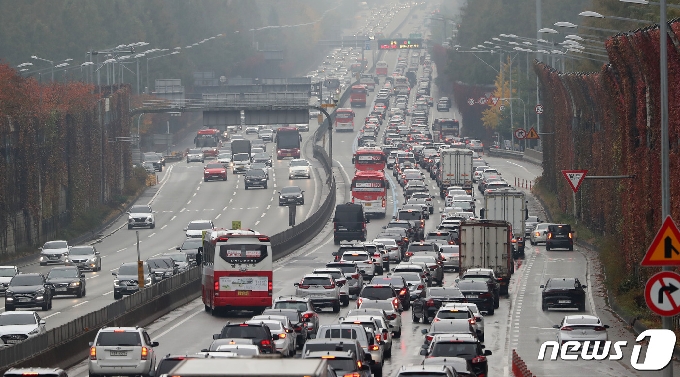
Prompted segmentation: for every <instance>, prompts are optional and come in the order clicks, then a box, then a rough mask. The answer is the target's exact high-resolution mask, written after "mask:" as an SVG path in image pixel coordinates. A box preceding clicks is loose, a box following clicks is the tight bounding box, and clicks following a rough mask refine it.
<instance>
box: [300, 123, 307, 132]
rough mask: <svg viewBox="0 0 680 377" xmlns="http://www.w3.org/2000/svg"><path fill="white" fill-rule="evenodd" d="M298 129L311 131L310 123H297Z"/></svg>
mask: <svg viewBox="0 0 680 377" xmlns="http://www.w3.org/2000/svg"><path fill="white" fill-rule="evenodd" d="M297 129H298V131H300V132H309V123H300V124H298V125H297Z"/></svg>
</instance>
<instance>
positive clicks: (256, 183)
mask: <svg viewBox="0 0 680 377" xmlns="http://www.w3.org/2000/svg"><path fill="white" fill-rule="evenodd" d="M245 187H246V190H247V189H249V188H251V187H262V188H265V189H266V188H267V175H266V174H265V173H264V170H261V169H250V170H246V174H245Z"/></svg>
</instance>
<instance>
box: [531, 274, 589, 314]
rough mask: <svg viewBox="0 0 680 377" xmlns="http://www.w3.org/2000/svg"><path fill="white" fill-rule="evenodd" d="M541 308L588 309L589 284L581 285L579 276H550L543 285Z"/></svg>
mask: <svg viewBox="0 0 680 377" xmlns="http://www.w3.org/2000/svg"><path fill="white" fill-rule="evenodd" d="M541 288H543V291H542V292H541V309H543V311H546V310H548V309H551V308H577V309H578V311H580V312H584V311H586V291H585V288H587V286H585V285H581V282H580V281H579V280H578V279H577V278H550V279H548V281H547V282H546V283H545V285H541Z"/></svg>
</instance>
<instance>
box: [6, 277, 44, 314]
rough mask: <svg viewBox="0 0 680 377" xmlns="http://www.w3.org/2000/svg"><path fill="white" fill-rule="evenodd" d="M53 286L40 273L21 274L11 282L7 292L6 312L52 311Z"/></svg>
mask: <svg viewBox="0 0 680 377" xmlns="http://www.w3.org/2000/svg"><path fill="white" fill-rule="evenodd" d="M53 295H54V292H53V291H52V285H51V284H47V281H46V279H45V276H44V275H42V274H38V273H29V274H19V275H16V276H14V277H13V278H12V280H10V282H9V285H8V286H7V291H5V311H6V312H11V311H14V309H16V308H36V307H40V308H42V310H43V311H47V310H50V309H52V296H53Z"/></svg>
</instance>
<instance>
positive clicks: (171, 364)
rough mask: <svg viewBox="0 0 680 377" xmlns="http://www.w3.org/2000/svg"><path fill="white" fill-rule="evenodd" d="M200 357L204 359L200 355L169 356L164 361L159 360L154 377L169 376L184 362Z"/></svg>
mask: <svg viewBox="0 0 680 377" xmlns="http://www.w3.org/2000/svg"><path fill="white" fill-rule="evenodd" d="M198 357H203V356H199V355H171V354H167V355H165V357H163V358H162V359H160V360H158V363H157V364H156V373H154V374H153V375H154V376H162V375H168V374H169V373H170V371H171V370H173V369H174V368H175V367H176V366H177V364H179V363H181V362H182V360H186V359H195V358H198Z"/></svg>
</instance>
